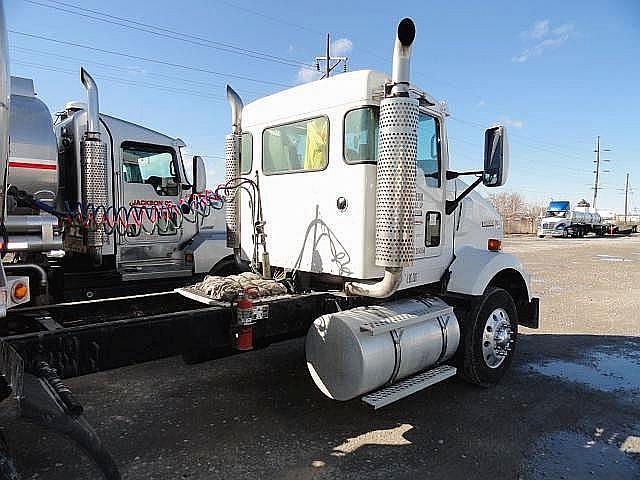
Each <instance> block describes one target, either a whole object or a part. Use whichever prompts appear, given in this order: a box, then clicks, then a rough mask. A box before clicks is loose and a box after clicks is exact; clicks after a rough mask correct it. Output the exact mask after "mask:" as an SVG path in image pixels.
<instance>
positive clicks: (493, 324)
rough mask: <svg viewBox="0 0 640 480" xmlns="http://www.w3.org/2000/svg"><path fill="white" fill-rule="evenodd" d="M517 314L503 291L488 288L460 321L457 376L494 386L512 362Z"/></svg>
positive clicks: (475, 382) (507, 294)
mask: <svg viewBox="0 0 640 480" xmlns="http://www.w3.org/2000/svg"><path fill="white" fill-rule="evenodd" d="M517 336H518V313H517V310H516V306H515V303H514V301H513V298H512V297H511V295H509V293H508V292H507V291H506V290H503V289H501V288H491V287H490V289H489V290H488V291H487V292H486V293H485V295H484V296H483V298H482V299H481V300H480V301H479V302H478V303H477V304H476V305H475V306H474V308H472V309H471V310H470V311H468V312H467V313H466V314H465V315H464V318H463V321H462V338H461V341H460V346H459V347H458V348H459V350H458V353H459V354H458V355H457V358H458V374H459V375H460V376H461V377H462V378H463V379H464V380H466V381H468V382H470V383H473V384H475V385H479V386H482V387H490V386H492V385H495V384H496V383H498V382H499V381H500V379H501V378H502V377H503V376H504V374H505V372H506V371H507V369H508V368H509V365H511V361H512V360H513V353H514V347H515V344H516V339H517Z"/></svg>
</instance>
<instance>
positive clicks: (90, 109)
mask: <svg viewBox="0 0 640 480" xmlns="http://www.w3.org/2000/svg"><path fill="white" fill-rule="evenodd" d="M80 81H81V82H82V84H83V85H84V88H85V89H86V90H87V133H88V134H89V133H92V134H96V135H97V137H98V138H100V126H99V123H98V114H99V112H100V106H99V101H98V85H96V82H95V81H94V80H93V78H92V77H91V75H89V72H87V71H86V70H85V69H84V68H80Z"/></svg>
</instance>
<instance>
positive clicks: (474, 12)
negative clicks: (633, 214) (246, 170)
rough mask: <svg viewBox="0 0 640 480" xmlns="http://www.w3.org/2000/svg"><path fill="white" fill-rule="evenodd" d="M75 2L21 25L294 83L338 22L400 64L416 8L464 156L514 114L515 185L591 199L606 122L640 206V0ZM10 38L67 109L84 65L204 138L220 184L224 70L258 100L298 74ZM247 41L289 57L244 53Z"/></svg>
mask: <svg viewBox="0 0 640 480" xmlns="http://www.w3.org/2000/svg"><path fill="white" fill-rule="evenodd" d="M61 1H64V2H65V3H66V5H64V4H62V3H60V2H52V1H51V0H33V2H27V1H26V0H5V4H6V6H5V8H6V9H7V17H8V23H9V28H10V29H11V30H16V31H20V32H24V33H29V34H35V35H40V36H45V37H50V38H55V39H58V40H61V41H67V42H74V43H80V44H83V45H89V46H92V47H95V48H99V49H106V50H112V51H116V52H121V53H125V54H130V55H134V56H138V57H146V58H153V59H157V60H160V61H163V62H168V63H174V64H182V65H185V66H190V67H194V68H196V69H200V70H211V71H216V72H221V73H223V74H227V73H232V74H234V75H239V76H244V77H248V78H252V79H255V80H261V81H263V82H275V83H278V84H286V85H295V84H296V83H299V82H300V81H302V80H303V79H306V78H308V77H309V76H311V75H310V74H309V72H306V71H302V72H301V71H300V65H299V64H300V63H312V62H313V58H314V57H315V56H316V55H322V54H323V45H324V35H325V32H330V33H331V34H332V38H334V39H335V40H338V42H337V45H336V50H337V51H338V52H337V53H342V52H346V54H347V55H348V56H349V57H350V59H351V61H350V67H351V69H357V68H373V69H378V70H383V71H389V70H390V62H391V50H392V42H393V35H394V29H395V25H396V23H397V21H398V20H399V19H400V18H402V17H403V16H411V17H413V19H414V20H415V21H416V24H417V39H416V46H415V55H414V64H413V68H414V81H415V83H416V84H418V85H419V86H420V87H421V88H422V89H424V90H426V91H428V92H429V93H431V94H432V95H434V96H435V97H436V98H438V99H444V100H447V102H448V104H449V109H450V111H451V113H452V117H451V118H450V121H449V123H448V128H449V136H450V150H451V152H452V167H453V168H455V169H470V168H477V167H478V166H480V164H481V159H482V141H483V137H482V135H483V128H484V127H487V126H490V125H491V124H492V123H494V122H502V123H505V124H507V125H508V126H509V128H510V130H509V131H510V134H511V137H510V139H511V174H510V178H509V182H508V184H507V185H506V186H505V187H503V189H505V190H513V191H518V192H521V193H522V194H524V195H525V197H526V198H527V199H528V200H530V201H535V202H540V203H546V202H547V201H548V200H549V198H551V197H553V198H555V199H568V200H571V201H574V202H576V201H578V200H579V199H580V198H582V197H586V198H587V199H590V198H591V196H592V190H591V188H590V187H591V185H592V184H593V173H592V170H593V163H592V162H593V159H594V153H593V149H594V143H595V137H596V135H601V137H602V143H603V146H604V147H608V148H611V150H612V151H611V152H610V153H607V154H606V155H607V156H606V157H605V158H610V159H611V162H610V163H608V164H605V168H606V169H608V170H610V171H611V172H610V173H604V174H603V181H602V184H603V185H604V189H603V190H602V192H601V194H600V195H599V202H598V207H599V208H608V209H615V210H617V211H621V210H622V208H623V197H624V196H623V194H622V192H621V191H619V190H618V189H621V188H622V187H623V186H624V176H625V174H626V172H629V173H630V174H631V184H632V185H635V186H636V187H635V193H634V194H633V195H632V198H631V200H632V206H633V207H634V208H638V209H640V167H639V166H638V165H639V164H640V163H639V160H640V92H639V88H640V63H639V62H638V59H639V58H640V2H638V1H637V0H626V1H624V0H617V1H616V0H611V1H607V2H602V1H589V0H576V1H562V2H559V1H557V0H554V1H536V2H524V1H513V0H494V1H493V2H490V3H487V2H470V1H463V0H450V1H447V2H425V1H423V0H416V1H406V2H396V3H394V4H402V5H403V6H402V7H401V8H399V9H398V11H396V12H392V11H391V9H390V8H389V3H388V2H384V3H383V2H381V1H377V0H371V1H370V2H368V3H366V4H365V3H364V2H345V1H337V0H325V1H323V2H292V1H286V0H271V1H270V2H257V1H253V2H252V1H249V0H228V1H227V0H224V1H223V0H211V1H204V0H184V1H182V2H175V1H167V0H156V1H153V2H151V1H137V2H132V1H123V0H112V1H110V2H100V1H97V0H84V1H83V2H82V3H80V2H79V1H78V0H61ZM34 2H36V3H40V4H42V5H37V4H35V3H34ZM43 5H51V6H54V7H55V8H47V7H46V6H43ZM365 5H366V6H365ZM77 7H81V8H84V9H91V10H95V11H97V12H102V13H106V14H109V15H114V16H117V17H124V18H126V19H129V20H133V21H137V22H141V23H145V24H152V25H156V26H157V27H160V28H164V29H168V30H172V31H177V32H182V33H184V34H187V35H194V36H198V37H203V38H206V39H208V40H211V41H216V42H223V43H226V44H229V45H231V46H232V47H233V48H232V49H231V50H232V52H229V51H222V50H220V49H215V48H209V47H205V46H201V45H194V44H193V43H186V42H184V41H179V40H175V39H171V38H166V37H162V36H158V35H153V34H150V33H148V32H144V31H141V28H146V27H140V28H139V29H130V28H125V27H122V26H119V25H116V24H114V23H106V22H102V21H97V20H94V19H91V18H87V17H83V16H78V15H74V14H72V13H68V12H65V11H63V10H69V11H72V12H79V13H82V14H83V15H92V16H98V15H97V14H95V13H89V12H86V11H80V10H78V9H77ZM102 18H105V17H102ZM108 20H110V21H112V22H118V23H124V22H123V21H122V20H117V19H114V18H108ZM165 33H166V32H165ZM169 35H173V36H175V35H174V34H169ZM182 38H184V37H182ZM9 40H10V45H11V46H12V50H11V55H12V60H13V64H12V66H11V69H12V73H13V74H14V75H21V76H28V77H32V78H34V79H35V82H36V90H37V92H38V93H39V95H40V97H41V98H42V99H43V100H44V101H45V102H46V103H47V104H48V105H49V108H50V109H51V111H52V112H55V111H57V110H59V109H61V108H62V106H63V105H64V103H65V102H66V101H68V100H71V99H83V98H84V92H83V90H82V87H81V85H80V82H79V74H78V71H79V67H80V65H81V64H83V65H85V67H86V68H88V69H89V71H90V72H91V73H92V74H94V76H95V77H96V79H97V81H98V82H99V85H100V92H101V110H102V111H103V112H104V113H109V114H112V115H115V116H118V117H122V118H126V119H128V120H131V121H134V122H136V123H139V124H143V125H145V126H149V127H150V128H153V129H155V130H158V131H160V132H163V133H166V134H168V135H171V136H175V137H181V138H182V139H183V140H185V141H186V142H187V144H188V145H189V149H190V151H191V152H193V153H197V154H202V155H203V156H205V159H206V161H207V163H208V168H209V175H210V178H209V180H210V184H213V183H214V181H219V180H222V176H223V161H222V155H223V142H224V135H225V134H226V133H227V132H228V130H229V123H230V120H229V110H228V107H227V105H226V102H225V100H224V84H225V83H226V82H229V83H231V84H232V85H233V86H234V87H235V88H236V89H237V90H238V92H239V93H240V94H241V95H242V96H243V98H244V99H245V100H246V101H250V100H252V99H254V98H256V97H258V96H262V95H265V94H269V93H273V92H275V91H278V90H280V89H282V88H283V87H281V86H276V85H273V84H268V83H261V82H256V81H249V80H242V79H237V78H230V77H228V76H226V75H213V74H211V73H206V72H202V71H196V70H187V69H180V68H177V67H175V66H168V65H159V64H154V63H149V62H145V61H142V60H139V59H134V58H130V57H123V56H116V55H112V54H108V53H104V52H96V51H90V50H87V49H83V48H79V47H74V46H70V45H62V44H59V43H53V42H48V41H45V40H42V39H36V38H32V37H25V36H21V35H16V34H10V35H9ZM209 45H210V44H209ZM238 49H245V50H252V51H256V52H260V53H266V54H269V55H272V56H275V57H278V62H276V61H264V60H260V59H256V58H251V57H250V56H247V55H243V54H238V53H233V52H238V51H239V50H238ZM245 53H246V52H245ZM68 57H70V58H68ZM282 59H285V60H287V61H286V62H285V63H287V64H283V63H279V62H281V61H282Z"/></svg>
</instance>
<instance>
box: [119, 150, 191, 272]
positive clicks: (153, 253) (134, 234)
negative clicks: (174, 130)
mask: <svg viewBox="0 0 640 480" xmlns="http://www.w3.org/2000/svg"><path fill="white" fill-rule="evenodd" d="M179 172H180V170H179V163H178V153H177V152H176V150H175V149H174V148H173V147H172V146H167V145H152V144H146V143H138V142H131V141H125V142H123V143H122V144H121V145H120V171H119V177H120V180H121V181H120V191H121V195H120V200H121V201H120V205H121V207H123V208H124V209H126V210H127V211H130V210H131V209H135V212H136V213H137V214H138V215H140V212H143V213H142V216H141V218H140V220H142V224H141V228H140V227H137V226H130V228H128V229H127V232H126V234H125V235H121V236H120V240H119V248H118V257H119V270H121V271H122V272H123V274H125V275H126V274H130V275H134V276H135V275H137V276H140V277H144V276H145V275H146V274H149V273H159V272H161V271H165V270H166V271H173V270H181V269H182V264H183V262H182V259H174V258H173V257H174V252H175V250H176V247H177V245H178V243H179V241H180V239H181V236H182V230H181V229H180V228H178V226H177V222H178V217H177V216H176V214H175V212H172V210H171V207H172V206H173V205H176V204H178V201H179V200H180V198H181V196H182V184H181V178H180V174H179ZM166 212H170V213H171V215H170V216H169V220H167V218H166V215H163V213H166Z"/></svg>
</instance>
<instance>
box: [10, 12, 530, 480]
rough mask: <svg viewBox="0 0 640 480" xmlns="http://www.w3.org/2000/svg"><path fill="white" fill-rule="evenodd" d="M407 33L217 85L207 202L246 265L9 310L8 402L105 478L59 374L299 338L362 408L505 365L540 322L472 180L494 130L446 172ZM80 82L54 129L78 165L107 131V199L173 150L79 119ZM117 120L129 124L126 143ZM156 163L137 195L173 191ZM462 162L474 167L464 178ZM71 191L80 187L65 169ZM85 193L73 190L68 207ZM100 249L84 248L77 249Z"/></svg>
mask: <svg viewBox="0 0 640 480" xmlns="http://www.w3.org/2000/svg"><path fill="white" fill-rule="evenodd" d="M415 33H416V31H415V25H414V23H413V21H412V20H411V19H408V18H405V19H403V20H402V21H401V22H400V24H399V25H398V28H397V31H396V39H395V46H394V53H393V61H392V74H391V75H390V76H388V75H386V74H384V73H380V72H374V71H369V70H365V71H358V72H351V73H345V74H341V75H337V76H335V77H332V78H328V79H323V80H319V81H316V82H312V83H308V84H305V85H301V86H298V87H294V88H291V89H288V90H285V91H282V92H280V93H276V94H274V95H271V96H268V97H265V98H261V99H258V100H256V101H254V102H252V103H251V104H249V105H247V106H246V107H245V106H244V105H243V103H242V101H241V99H240V97H239V96H238V95H237V94H236V93H235V92H234V91H233V89H231V88H230V87H228V91H227V95H228V99H229V103H230V106H231V111H232V115H231V117H232V122H231V123H232V129H231V133H230V134H229V135H228V136H227V138H226V145H225V156H226V160H225V164H226V174H225V176H226V178H225V182H224V184H223V185H222V186H221V187H220V188H218V189H216V190H217V192H215V193H217V194H218V195H219V196H220V198H223V202H224V205H225V215H226V245H227V246H228V248H229V249H231V251H232V252H233V255H232V256H231V257H230V259H229V261H230V262H233V264H234V265H235V267H236V269H237V270H247V269H248V270H250V271H246V272H243V273H241V274H239V275H232V276H219V275H216V276H207V277H206V278H205V279H204V280H203V281H202V282H198V283H195V284H193V285H189V286H186V287H181V288H179V289H178V290H177V291H176V292H152V293H148V294H146V295H136V296H133V297H126V298H105V299H91V300H83V301H75V302H70V303H61V304H54V305H47V306H27V307H20V308H17V309H12V310H11V311H10V312H9V314H8V316H7V318H6V319H5V320H4V321H2V322H0V333H1V335H2V337H1V339H0V348H1V349H2V351H3V354H2V355H0V359H1V360H2V361H1V362H0V373H2V374H3V375H2V376H0V379H5V381H4V386H5V387H6V388H3V389H2V390H1V391H2V392H5V396H9V394H10V393H11V392H13V393H14V394H16V395H17V396H18V397H19V399H20V404H21V409H20V412H21V414H22V415H25V416H27V417H28V418H30V419H31V420H35V421H38V422H40V423H43V424H45V425H47V426H48V427H50V428H52V429H55V430H56V431H58V432H61V433H63V434H65V435H67V436H68V437H70V438H72V439H74V440H75V441H76V442H77V443H78V444H79V445H80V446H81V447H83V448H84V449H85V450H86V451H87V452H88V453H89V455H90V456H91V457H92V458H93V459H94V460H95V461H96V462H97V463H98V465H99V466H100V468H101V470H102V471H103V472H104V474H105V477H106V478H109V479H116V478H120V477H119V473H118V468H117V463H116V462H115V461H114V459H113V458H112V457H111V456H110V455H109V453H108V452H107V451H106V450H105V449H104V447H103V446H102V444H101V442H100V441H99V437H98V435H97V433H96V432H95V431H94V430H93V429H92V428H91V427H90V426H89V425H88V424H87V423H86V421H85V420H84V419H83V417H82V406H81V405H80V404H79V403H78V402H77V401H76V400H75V399H74V398H73V395H72V393H71V392H70V390H69V389H68V388H67V387H65V386H64V384H63V383H62V381H61V378H65V377H72V376H78V375H83V374H88V373H92V372H96V371H101V370H106V369H110V368H117V367H120V366H123V365H128V364H132V363H139V362H142V361H146V360H151V359H156V358H161V357H164V356H168V355H176V354H181V355H183V357H184V358H185V360H187V361H189V362H197V361H202V360H206V359H211V358H215V357H220V356H225V355H230V354H233V353H238V352H244V351H247V350H251V349H255V348H262V347H265V346H267V345H269V344H271V343H274V342H278V341H282V340H284V339H289V338H295V337H302V336H306V348H305V350H306V356H307V358H306V360H307V367H308V370H309V374H310V376H311V378H312V380H313V382H314V383H315V384H316V385H317V386H318V388H319V390H320V391H321V392H322V393H323V394H324V395H326V396H328V397H330V398H332V399H335V400H339V401H343V400H349V399H352V398H356V397H361V398H362V400H363V401H364V402H365V403H366V404H368V405H371V406H373V408H380V407H383V406H385V405H388V404H389V403H391V402H394V401H397V400H399V399H401V398H404V397H406V396H408V395H410V394H412V393H414V392H416V391H418V390H421V389H423V388H425V387H428V386H430V385H433V384H435V383H438V382H441V381H443V380H445V379H447V378H449V377H451V376H453V375H456V374H457V375H459V376H460V377H461V378H463V379H465V380H467V381H469V382H471V383H474V384H476V385H481V386H485V387H488V386H491V385H494V384H496V383H497V382H498V381H499V380H500V379H501V378H502V377H503V376H504V375H505V373H506V372H507V370H508V368H509V365H510V364H511V362H512V359H513V355H514V352H515V346H516V342H517V336H518V328H519V326H526V327H530V328H537V327H538V322H539V306H538V299H537V298H535V297H534V296H533V295H532V292H531V289H530V286H529V275H528V274H527V272H526V271H525V270H524V268H523V266H522V264H521V262H520V261H519V260H518V259H517V258H516V257H515V256H513V255H511V254H508V253H505V252H503V251H502V248H501V247H502V239H503V231H502V221H501V218H500V216H499V214H498V213H497V212H496V210H495V209H494V208H493V207H492V206H491V204H490V203H489V202H488V201H486V200H485V199H484V198H482V197H481V196H480V195H479V194H477V193H476V192H473V189H474V188H475V187H477V186H478V185H480V184H481V183H482V184H484V185H485V186H486V187H497V186H500V185H503V184H504V183H505V182H506V179H507V173H508V162H509V146H508V141H507V134H506V130H505V128H504V127H502V126H493V127H491V128H488V129H487V130H486V132H485V136H484V143H485V145H484V147H485V148H484V150H485V153H484V168H483V169H482V170H478V171H474V172H456V171H454V170H452V169H451V168H450V164H449V150H448V141H447V130H446V119H447V116H448V113H447V110H446V108H445V105H444V104H443V103H440V102H437V101H436V100H435V99H434V98H433V97H431V96H430V95H428V94H427V93H425V92H424V91H422V90H420V89H419V88H418V87H417V86H416V85H414V84H412V83H411V77H410V60H411V51H412V47H413V43H414V38H415ZM84 79H85V82H86V84H87V85H88V90H89V93H90V95H89V98H90V102H89V107H88V112H87V110H86V109H82V110H77V111H71V112H69V113H67V114H65V115H66V117H65V118H64V119H63V120H62V122H61V123H60V125H59V126H58V127H57V129H56V131H57V132H58V139H60V140H64V139H65V138H67V139H68V142H69V144H70V145H73V147H72V148H70V149H69V150H65V151H66V154H67V155H69V156H71V155H74V154H75V159H76V161H75V162H72V164H73V165H76V166H77V165H78V163H77V162H78V158H82V156H81V155H82V153H81V152H82V151H83V150H82V148H83V147H82V145H80V144H79V143H78V139H79V138H83V137H84V138H85V139H86V138H87V135H88V134H87V132H89V133H91V134H92V135H90V138H92V139H94V140H95V133H96V132H97V130H100V131H101V137H100V139H101V140H100V141H102V139H103V138H108V139H109V141H108V142H105V144H106V145H104V146H103V147H102V148H103V149H107V150H108V151H109V152H111V153H110V155H113V156H114V158H118V160H117V163H114V164H113V165H114V166H112V167H109V166H107V167H106V168H113V169H114V171H117V172H120V175H119V176H115V175H110V174H107V175H106V176H102V177H98V178H102V179H105V178H106V180H105V182H106V183H107V184H108V183H109V182H111V184H110V186H109V188H107V189H106V190H107V194H106V195H109V192H110V191H111V190H113V191H114V192H118V193H117V194H115V193H114V194H113V197H112V199H107V200H101V201H104V202H106V204H109V202H110V201H113V202H120V204H121V203H122V202H123V200H122V199H123V198H126V199H127V202H131V201H133V200H136V199H139V198H147V197H142V196H141V195H142V193H141V192H140V189H141V188H142V186H141V185H140V182H136V185H135V187H131V188H132V189H133V190H132V191H131V192H130V193H127V192H128V190H127V189H128V188H129V187H130V185H129V184H128V183H127V182H126V181H124V180H116V179H118V178H120V179H122V178H123V177H124V175H125V173H126V175H127V176H128V175H132V176H134V175H137V173H136V172H131V171H129V170H127V169H122V168H123V164H126V163H127V158H129V157H127V155H132V158H141V157H144V155H139V152H143V153H144V152H150V151H152V152H153V153H155V154H160V155H166V156H167V157H173V155H175V156H176V157H178V147H177V145H176V142H175V141H174V140H173V139H169V138H166V137H161V136H158V134H155V132H149V131H148V130H139V128H140V127H138V128H133V127H131V126H130V125H129V124H123V122H122V121H119V120H118V121H117V120H115V119H113V120H112V119H111V118H106V117H104V116H101V117H98V119H96V117H95V116H92V113H95V112H97V108H95V107H91V105H94V103H93V102H92V101H91V98H92V97H91V92H92V91H94V90H93V89H94V87H95V86H94V85H93V84H92V83H91V82H89V81H88V78H87V77H86V74H85V76H84ZM98 123H100V125H101V127H100V128H98V127H97V125H98ZM130 129H133V130H135V131H136V132H139V133H140V136H136V137H135V142H134V144H133V145H131V146H130V145H129V143H127V142H129V141H131V140H132V139H131V138H129V135H124V132H128V131H131V130H130ZM111 142H113V144H112V143H111ZM148 145H154V146H156V147H155V148H154V149H153V150H149V149H148V147H147V146H148ZM78 149H80V150H78ZM116 150H119V153H117V152H116ZM74 151H75V153H74ZM78 151H80V154H79V153H78ZM102 158H104V157H102ZM108 158H109V157H108ZM178 158H179V157H178ZM51 163H53V161H51ZM85 163H86V162H85ZM89 163H93V162H89ZM134 164H135V162H134ZM172 164H173V163H172ZM174 165H175V168H176V172H177V174H178V175H179V178H180V181H175V180H171V178H168V177H167V178H161V181H157V180H154V181H153V182H152V183H153V184H152V185H147V187H150V188H152V189H153V190H154V192H156V193H154V194H153V195H160V192H163V193H162V198H165V197H167V196H169V197H174V198H175V199H176V200H177V199H178V197H179V194H180V193H183V194H184V190H188V189H186V188H183V187H182V186H181V185H180V183H181V180H182V178H183V176H182V175H183V168H182V166H181V165H180V164H179V163H175V164H174ZM87 166H88V165H85V167H87ZM82 168H83V163H82V162H81V163H80V164H79V171H80V172H82V171H83V170H82ZM107 171H108V170H107ZM198 175H199V168H198V167H197V168H196V172H195V173H194V178H196V179H197V178H198ZM463 175H470V176H472V177H475V178H474V180H473V181H472V182H471V183H470V184H466V183H464V182H462V180H461V179H460V178H459V177H461V176H463ZM74 178H75V177H74ZM91 178H95V177H91ZM131 178H133V177H131ZM194 183H195V182H194ZM75 185H76V191H77V192H83V189H82V180H80V184H79V185H78V183H77V179H76V181H75ZM66 186H67V184H65V188H66ZM101 188H103V185H102V183H100V182H98V183H97V185H96V189H101ZM145 190H149V188H146V189H145ZM197 190H198V189H197V188H196V191H197ZM176 191H177V192H178V194H176V193H175V192H176ZM168 192H172V193H171V194H169V193H168ZM145 195H149V196H151V195H152V193H151V191H148V192H146V193H145ZM154 199H155V197H154ZM88 200H89V199H88V198H87V199H85V198H83V197H81V199H80V201H79V203H80V205H81V207H82V206H83V204H84V203H86V202H87V201H88ZM38 201H43V200H38ZM94 203H95V201H94ZM81 210H83V208H81ZM98 214H105V212H103V211H96V213H95V214H94V217H95V216H96V215H98ZM93 223H95V224H101V223H100V222H93ZM91 224H92V222H88V225H91ZM82 227H83V224H82V223H81V222H80V223H78V224H76V225H74V228H76V230H75V231H76V236H77V237H78V240H79V241H78V250H80V252H81V253H80V254H81V255H85V254H86V257H88V258H87V262H89V261H90V263H91V264H92V265H96V264H97V263H100V258H101V259H102V260H101V261H102V263H103V264H104V262H105V259H106V258H107V257H109V256H111V255H112V254H113V253H111V252H114V251H115V255H116V257H115V259H114V261H115V265H116V266H117V265H120V264H123V263H124V265H123V266H124V267H125V268H124V269H123V272H124V271H126V267H127V266H128V265H131V263H127V261H130V260H131V257H130V256H129V255H122V256H121V257H120V258H119V259H118V254H117V252H118V249H119V248H127V250H126V251H127V252H129V253H130V255H135V254H136V253H135V252H138V251H140V250H146V249H150V250H153V249H154V248H156V243H157V245H158V247H157V248H159V249H161V251H162V252H164V255H165V257H164V258H166V260H165V262H167V263H168V264H169V265H171V266H173V265H174V263H175V264H176V265H178V267H176V268H177V270H178V271H182V269H183V265H184V264H183V263H180V261H176V260H180V258H179V257H176V256H174V255H176V254H175V250H174V249H172V248H168V246H167V245H166V244H165V243H163V241H164V240H163V239H162V238H159V237H158V238H157V239H156V243H151V244H148V245H144V246H143V245H137V244H136V243H135V242H134V243H133V245H131V244H129V243H126V242H127V240H126V239H122V242H125V243H118V242H119V241H120V240H119V239H118V238H119V237H118V236H116V237H115V238H114V241H113V244H108V242H106V241H104V240H103V242H102V243H101V244H100V242H99V241H98V242H96V241H95V240H94V237H92V236H89V234H90V233H91V234H92V235H94V234H96V232H97V230H95V229H94V230H91V231H88V230H87V228H85V229H84V230H83V228H82ZM98 233H100V232H98ZM102 233H104V236H103V237H102V238H103V239H106V238H107V235H106V233H105V232H102ZM80 239H82V241H80ZM98 246H99V247H100V248H101V252H100V253H101V254H100V253H98V252H91V250H90V249H91V248H94V247H98ZM129 247H131V248H130V249H129ZM112 248H113V250H112ZM169 252H171V255H169ZM154 255H155V254H154ZM83 258H84V257H83ZM153 258H154V259H156V258H159V257H153ZM135 261H136V262H140V261H141V260H140V259H135ZM174 261H175V262H174ZM154 265H155V264H154ZM94 268H96V267H95V266H94ZM153 268H156V269H157V268H159V267H158V266H154V267H153ZM205 270H206V269H205ZM151 271H154V272H156V273H155V274H156V275H160V274H162V273H160V272H159V271H158V270H151ZM133 273H135V272H133ZM143 273H144V270H143Z"/></svg>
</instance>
